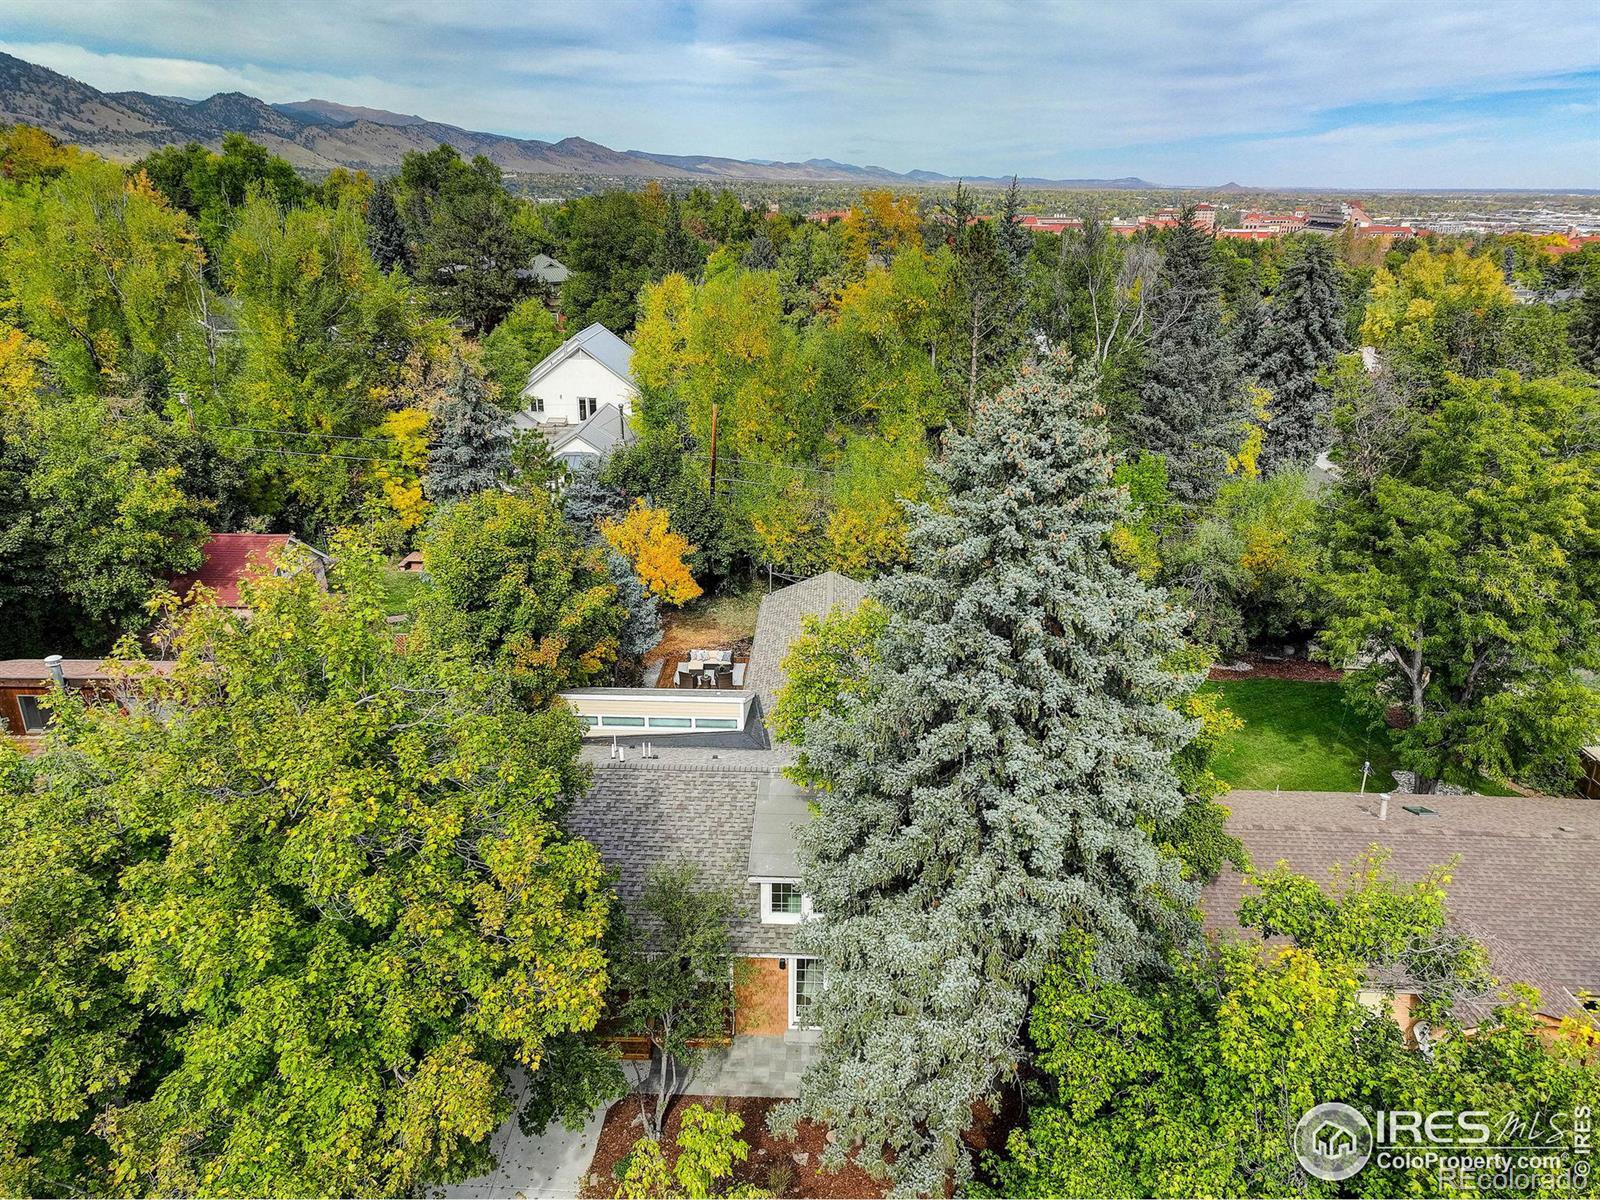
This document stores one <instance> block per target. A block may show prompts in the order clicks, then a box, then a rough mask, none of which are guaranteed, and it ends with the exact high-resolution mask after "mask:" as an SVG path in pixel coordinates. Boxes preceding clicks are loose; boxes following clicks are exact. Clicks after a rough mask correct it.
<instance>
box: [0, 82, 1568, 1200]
mask: <svg viewBox="0 0 1600 1200" xmlns="http://www.w3.org/2000/svg"><path fill="white" fill-rule="evenodd" d="M19 53H20V51H19ZM0 59H4V61H3V62H0V78H4V79H8V80H11V81H12V84H13V85H14V87H13V88H12V90H13V92H14V96H13V98H12V99H11V100H9V101H5V102H3V103H0V121H3V123H0V500H3V502H4V509H5V516H4V520H3V521H0V1194H4V1195H16V1196H40V1197H79V1196H152V1197H155V1196H197V1197H207V1196H262V1197H268V1196H270V1197H277V1196H286V1197H287V1196H292V1197H302V1196H374V1197H377V1196H451V1197H488V1196H550V1197H562V1196H571V1197H577V1196H585V1197H615V1198H618V1200H665V1198H676V1197H789V1196H794V1197H828V1198H834V1200H836V1198H838V1197H845V1196H860V1197H883V1196H907V1197H910V1196H925V1197H941V1198H942V1197H947V1196H980V1197H981V1196H994V1197H1000V1196H1050V1197H1102V1196H1128V1197H1141V1196H1162V1197H1166V1196H1239V1197H1244V1196H1308V1197H1323V1196H1398V1195H1407V1196H1436V1195H1437V1196H1462V1197H1477V1196H1485V1195H1510V1196H1573V1197H1582V1196H1594V1195H1596V1194H1600V1183H1597V1182H1596V1178H1597V1174H1596V1169H1595V1168H1596V1167H1600V1163H1597V1162H1596V1159H1595V1155H1596V1153H1597V1150H1596V1142H1595V1133H1594V1115H1595V1112H1596V1110H1597V1109H1600V203H1596V202H1595V200H1594V196H1593V195H1592V194H1583V195H1579V194H1576V193H1575V194H1574V196H1573V197H1571V198H1570V199H1571V203H1572V204H1574V205H1576V206H1577V208H1576V209H1575V210H1574V211H1576V212H1577V213H1578V216H1576V217H1575V216H1573V215H1572V213H1571V212H1565V210H1564V215H1563V216H1562V218H1561V220H1560V221H1559V222H1557V221H1552V220H1550V219H1548V218H1546V217H1541V216H1538V215H1533V216H1529V215H1527V211H1526V210H1527V209H1529V208H1530V207H1531V204H1532V202H1531V201H1530V202H1529V203H1528V204H1526V205H1524V204H1522V203H1521V202H1520V201H1515V200H1513V199H1508V198H1505V197H1501V198H1498V199H1492V200H1484V201H1483V202H1484V203H1485V204H1492V206H1494V207H1492V208H1491V212H1492V213H1494V214H1501V215H1496V216H1494V217H1493V219H1492V220H1487V221H1484V222H1480V223H1479V227H1470V226H1472V225H1473V222H1472V221H1471V220H1468V219H1466V218H1465V217H1462V216H1460V215H1459V214H1460V213H1461V212H1462V211H1464V210H1462V209H1460V208H1459V205H1460V204H1462V203H1465V202H1464V201H1460V200H1459V198H1456V199H1449V200H1443V199H1441V200H1440V201H1439V203H1440V204H1441V205H1445V204H1455V205H1458V207H1457V208H1456V209H1454V210H1451V211H1455V212H1456V213H1457V214H1458V215H1457V216H1455V217H1448V216H1446V215H1444V214H1445V209H1444V208H1440V209H1438V210H1437V211H1436V212H1435V215H1434V216H1433V217H1432V218H1429V217H1426V216H1424V215H1423V214H1424V213H1425V212H1427V211H1428V210H1426V209H1424V208H1422V207H1421V202H1420V201H1413V200H1406V201H1404V202H1403V203H1404V205H1408V206H1410V207H1402V206H1401V205H1400V204H1390V203H1386V200H1385V197H1384V196H1383V195H1382V194H1381V193H1374V194H1368V193H1365V192H1358V190H1352V191H1349V192H1344V193H1339V194H1333V193H1330V192H1326V191H1319V192H1316V193H1312V192H1309V191H1308V192H1306V193H1304V194H1296V195H1284V196H1278V195H1271V194H1266V193H1263V194H1262V195H1252V194H1249V193H1248V191H1247V189H1245V188H1241V187H1238V186H1237V185H1232V186H1230V187H1228V188H1216V189H1210V190H1206V189H1195V188H1187V189H1183V188H1172V189H1152V191H1151V193H1150V195H1149V196H1148V197H1145V196H1144V195H1143V193H1140V196H1141V200H1140V202H1139V203H1138V204H1137V205H1136V206H1135V202H1134V201H1133V200H1132V199H1130V196H1131V194H1132V193H1130V192H1128V191H1127V190H1126V186H1131V185H1126V186H1125V187H1124V190H1123V191H1121V192H1119V191H1118V190H1116V189H1108V188H1101V187H1096V186H1093V185H1094V184H1095V181H1079V182H1080V183H1081V184H1082V186H1076V187H1073V186H1065V185H1062V186H1058V185H1057V183H1052V182H1051V181H1049V180H1043V179H1030V178H1028V177H1026V176H1025V175H1021V173H1019V176H1010V177H1007V178H982V179H967V180H956V179H946V178H943V177H938V176H932V175H931V174H930V173H927V172H919V173H913V175H915V176H919V177H915V178H914V177H913V176H912V175H908V176H904V177H895V178H887V179H886V178H874V177H872V176H870V175H867V176H866V177H864V178H857V177H855V176H852V175H850V174H848V172H849V171H855V172H880V173H883V172H884V169H883V168H848V169H847V168H844V167H843V166H842V164H838V163H831V162H827V161H826V160H816V161H815V162H813V163H809V164H785V163H778V162H765V161H763V162H761V163H756V162H754V161H752V162H743V161H742V160H741V161H734V160H720V159H718V160H711V159H707V160H704V161H702V160H699V159H693V158H691V157H689V156H673V155H656V156H653V157H652V156H650V155H647V154H645V153H644V152H642V151H630V152H628V153H627V154H626V155H623V154H618V153H617V152H614V151H609V150H607V149H606V147H604V146H599V145H596V144H594V143H582V144H581V145H573V144H570V143H578V142H581V139H569V142H563V143H560V144H559V147H550V146H549V144H548V143H542V142H532V141H526V140H519V139H515V138H505V139H502V140H501V142H496V141H495V140H494V139H493V138H491V136H490V135H486V134H471V133H469V132H468V131H466V130H462V129H456V128H455V127H453V126H445V125H438V124H435V123H433V122H426V121H424V120H423V119H422V118H421V117H416V118H403V119H397V120H389V118H398V114H394V113H385V112H384V111H383V110H376V109H366V108H362V109H356V108H346V106H344V105H339V104H333V103H331V102H327V101H306V102H303V103H301V104H298V105H296V104H277V105H267V104H264V103H262V102H261V101H257V100H254V99H253V98H252V97H250V96H247V95H243V94H234V95H232V96H224V95H218V96H214V97H212V99H211V100H208V101H204V102H195V101H187V100H176V99H173V98H171V97H164V96H158V95H153V94H146V93H144V92H140V91H125V92H115V93H113V92H99V91H96V90H95V89H92V88H89V87H87V85H83V84H79V83H77V82H76V81H75V80H71V79H67V78H66V77H65V76H55V75H54V73H53V72H50V71H47V70H45V69H44V68H43V67H38V66H34V65H33V64H30V63H26V62H22V61H21V60H20V59H12V58H9V56H0ZM51 76H54V80H59V81H60V82H59V83H57V82H55V81H54V80H52V79H50V78H47V77H51ZM69 85H70V86H69ZM72 89H79V90H78V91H77V92H74V91H72ZM1584 95H1585V96H1587V97H1588V98H1589V99H1593V97H1594V89H1593V88H1591V89H1590V90H1589V91H1588V92H1586V93H1584ZM85 97H86V98H85ZM96 98H98V99H96ZM318 105H320V106H322V107H320V108H318V107H315V106H318ZM96 106H98V107H96ZM107 113H110V114H111V116H107V115H106V114H107ZM63 114H64V115H63ZM97 114H98V115H97ZM352 114H354V115H352ZM69 117H70V122H69V120H68V118H69ZM141 122H142V124H141ZM205 122H212V123H213V125H214V126H215V128H213V127H212V126H211V125H206V124H205ZM186 123H187V124H186ZM424 126H425V127H426V128H425V129H423V128H422V127H424ZM174 130H177V131H180V132H181V131H184V130H192V131H193V132H192V136H182V137H179V136H175V135H174V134H173V132H172V131H174ZM385 130H387V131H388V133H384V132H383V131H385ZM375 131H376V132H375ZM119 138H120V139H122V140H120V141H118V140H117V139H119ZM341 138H342V139H344V140H343V141H339V140H338V139H341ZM361 139H367V140H366V141H362V140H361ZM474 139H476V140H474ZM358 143H359V144H358ZM502 143H503V144H502ZM340 147H343V149H342V150H341V149H340ZM374 147H376V148H374ZM530 147H547V148H548V150H549V154H550V155H551V156H553V157H550V158H548V159H544V158H539V157H538V156H539V154H542V153H545V152H544V151H537V150H535V149H530ZM558 150H559V154H558V153H557V151H558ZM602 152H604V153H602ZM340 154H343V157H339V155H340ZM364 155H378V156H380V157H381V156H385V155H386V156H387V158H386V159H385V160H384V161H382V162H378V161H373V160H369V158H367V157H363V156H364ZM497 155H498V156H499V157H496V156H497ZM561 155H568V156H572V155H579V156H582V158H583V161H584V162H585V163H587V164H589V166H588V167H585V168H582V170H583V171H584V173H582V174H578V173H577V170H578V169H576V168H571V167H569V166H566V165H562V164H564V163H565V161H566V160H565V159H564V158H562V157H561ZM607 155H609V156H611V157H610V158H607V157H606V156H607ZM312 156H316V157H315V161H313V159H312ZM507 156H513V157H515V160H516V162H518V163H521V164H524V165H523V166H521V167H517V168H512V167H507V166H506V165H504V163H505V160H506V158H507ZM324 160H326V161H324ZM389 160H392V161H389ZM530 162H531V163H534V164H535V167H534V168H530V167H528V166H527V165H526V164H527V163H530ZM730 162H731V163H732V165H728V164H729V163H730ZM541 164H542V165H541ZM630 164H631V165H630ZM649 164H653V165H654V167H655V168H656V170H655V172H654V173H651V171H650V169H649ZM708 164H711V165H708ZM715 164H722V165H720V166H717V165H715ZM818 164H821V165H818ZM713 167H714V168H715V169H716V170H719V171H725V172H730V173H732V174H730V175H729V176H728V177H726V178H723V177H720V176H714V175H703V174H696V172H705V171H710V170H712V169H713ZM757 167H761V168H763V169H765V170H766V171H767V172H768V174H767V175H766V176H764V177H761V178H759V179H756V178H755V177H754V176H752V177H751V178H744V177H743V176H739V175H738V174H737V171H738V170H740V169H745V168H748V169H749V171H754V170H755V168H757ZM801 167H805V168H807V169H808V171H809V175H804V174H802V175H801V177H799V178H790V177H789V176H788V175H787V174H785V172H791V168H792V169H793V172H799V169H800V168H801ZM835 170H839V171H846V172H847V173H846V174H845V175H843V176H842V177H841V176H839V175H836V174H831V173H830V172H833V171H835ZM541 171H542V172H545V173H546V175H548V178H546V175H541V174H540V172H541ZM791 173H792V172H791ZM885 174H888V173H885ZM920 176H926V177H920ZM541 180H543V181H544V182H541ZM574 180H581V181H582V182H581V183H575V182H573V181H574ZM1058 182H1059V181H1058ZM1135 182H1136V183H1137V182H1140V181H1135ZM558 183H559V186H558ZM569 183H570V184H572V186H570V187H569V186H567V185H568V184H569ZM552 192H554V193H557V194H547V193H552ZM1146 201H1147V202H1146ZM1551 203H1554V202H1553V201H1551ZM1562 203H1566V198H1563V200H1562ZM1369 210H1370V212H1371V213H1376V214H1378V215H1377V216H1371V215H1369ZM1513 213H1521V214H1522V215H1510V214H1513ZM1130 214H1132V215H1130ZM1585 214H1587V219H1586V220H1585V219H1584V215H1585ZM1329 1110H1337V1111H1334V1112H1333V1113H1332V1115H1328V1114H1329ZM1345 1114H1348V1115H1345ZM1441 1114H1442V1115H1441ZM1330 1122H1331V1123H1330ZM1351 1122H1353V1123H1351ZM1479 1131H1481V1133H1482V1136H1481V1137H1480V1136H1479ZM1485 1154H1488V1155H1489V1159H1488V1160H1486V1161H1483V1162H1480V1161H1478V1159H1479V1158H1481V1157H1482V1156H1483V1155H1485ZM1441 1156H1443V1157H1444V1158H1445V1159H1449V1160H1450V1161H1447V1162H1441ZM1495 1156H1498V1157H1495ZM1463 1159H1464V1160H1466V1161H1465V1162H1464V1163H1463V1161H1462V1160H1463Z"/></svg>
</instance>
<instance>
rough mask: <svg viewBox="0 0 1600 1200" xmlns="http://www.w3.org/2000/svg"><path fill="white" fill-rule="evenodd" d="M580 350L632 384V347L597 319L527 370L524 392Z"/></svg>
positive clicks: (524, 393)
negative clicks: (531, 368) (530, 369)
mask: <svg viewBox="0 0 1600 1200" xmlns="http://www.w3.org/2000/svg"><path fill="white" fill-rule="evenodd" d="M580 351H582V352H583V353H584V354H587V355H588V356H589V357H590V358H592V359H594V360H595V361H596V362H597V363H599V364H600V365H601V366H603V367H604V368H605V369H606V370H608V371H610V372H611V373H612V374H613V375H615V376H616V377H617V378H618V379H621V380H622V381H623V382H625V383H627V384H628V385H629V386H630V387H631V386H633V347H632V346H630V345H628V343H627V342H625V341H623V340H622V339H621V338H619V337H618V336H617V335H616V334H614V333H612V332H611V330H609V329H607V328H606V327H605V326H604V325H602V324H600V322H598V321H596V322H595V323H594V324H593V325H590V326H589V327H588V328H587V329H582V330H579V331H578V332H577V333H575V334H573V335H572V336H571V337H569V338H568V339H567V340H566V341H564V342H562V343H561V345H559V346H557V347H556V348H555V349H554V350H552V351H551V352H550V353H549V354H547V355H545V357H544V358H542V359H540V360H539V363H538V364H537V365H536V366H535V367H534V368H533V370H532V371H530V372H528V382H527V383H525V384H523V385H522V392H521V394H522V395H523V396H526V395H527V394H528V389H529V388H531V387H533V385H534V384H536V383H538V382H539V381H540V380H541V379H543V378H544V377H545V376H546V375H548V374H550V372H551V371H553V370H555V369H556V368H557V367H558V366H560V365H561V364H562V363H564V362H566V361H567V359H569V358H571V357H572V356H573V355H574V354H577V353H579V352H580Z"/></svg>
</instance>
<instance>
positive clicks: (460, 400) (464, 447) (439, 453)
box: [424, 353, 511, 504]
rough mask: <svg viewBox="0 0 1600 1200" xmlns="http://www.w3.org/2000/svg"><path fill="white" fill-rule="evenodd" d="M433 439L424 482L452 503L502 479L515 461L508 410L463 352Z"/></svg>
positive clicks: (436, 497)
mask: <svg viewBox="0 0 1600 1200" xmlns="http://www.w3.org/2000/svg"><path fill="white" fill-rule="evenodd" d="M432 426H433V444H432V446H431V447H430V448H429V453H428V475H427V478H426V480H425V481H424V486H425V488H426V490H427V493H428V498H429V499H430V500H432V501H433V502H434V503H435V504H448V503H449V502H450V501H452V500H460V499H463V498H464V497H467V496H472V495H475V494H477V493H478V492H483V491H488V490H489V489H490V488H492V487H495V486H497V485H498V484H499V482H500V480H501V479H502V478H503V477H504V476H505V474H506V470H507V468H508V467H509V465H510V454H511V441H510V437H509V436H508V434H507V432H506V426H505V416H504V414H503V413H501V412H500V410H499V409H498V408H496V407H495V404H494V400H493V398H492V397H491V396H490V394H489V385H488V383H487V382H486V381H485V380H484V378H483V376H482V375H480V374H479V373H478V372H477V371H476V370H475V369H474V368H473V367H472V365H471V364H470V363H468V362H467V361H466V359H464V358H462V357H461V355H460V354H459V353H458V354H456V355H455V357H454V359H453V360H452V362H451V373H450V381H449V383H447V384H446V385H445V389H444V394H443V395H442V396H441V397H440V398H439V402H438V404H437V405H436V406H435V408H434V413H433V423H432Z"/></svg>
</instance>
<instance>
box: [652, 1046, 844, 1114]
mask: <svg viewBox="0 0 1600 1200" xmlns="http://www.w3.org/2000/svg"><path fill="white" fill-rule="evenodd" d="M816 1053H817V1046H816V1044H815V1043H814V1042H812V1041H809V1040H795V1039H794V1038H793V1035H791V1036H790V1037H788V1038H785V1037H778V1036H772V1037H769V1036H764V1035H754V1034H746V1035H744V1036H742V1037H736V1038H734V1039H733V1044H732V1045H731V1046H726V1047H723V1048H720V1049H714V1050H708V1051H707V1052H706V1056H705V1058H704V1059H703V1060H702V1061H701V1063H700V1067H699V1069H698V1070H697V1071H696V1072H695V1073H694V1076H693V1077H692V1078H691V1079H690V1080H689V1082H688V1085H687V1086H686V1087H685V1088H684V1091H686V1092H691V1093H693V1094H694V1095H696V1096H769V1097H776V1098H778V1099H793V1098H794V1097H796V1096H798V1095H799V1094H800V1078H801V1076H802V1075H804V1074H805V1069H806V1067H807V1065H808V1064H809V1063H810V1062H811V1060H812V1058H813V1057H815V1055H816ZM628 1066H629V1068H630V1070H629V1072H628V1074H629V1076H630V1077H631V1078H634V1079H635V1080H636V1086H635V1087H634V1090H635V1091H641V1092H642V1091H649V1090H651V1089H652V1088H654V1087H655V1066H654V1064H652V1065H651V1067H650V1073H649V1074H648V1075H646V1076H645V1077H644V1078H643V1079H639V1078H638V1076H639V1074H640V1068H642V1067H643V1066H644V1064H643V1063H629V1064H628Z"/></svg>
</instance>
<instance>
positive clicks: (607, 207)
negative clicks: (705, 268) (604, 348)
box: [559, 192, 661, 335]
mask: <svg viewBox="0 0 1600 1200" xmlns="http://www.w3.org/2000/svg"><path fill="white" fill-rule="evenodd" d="M567 229H568V233H567V241H566V248H565V250H564V252H563V253H561V254H560V255H559V257H560V259H561V261H562V262H564V263H565V264H566V265H567V269H568V271H569V274H568V276H567V281H566V282H565V283H564V284H562V285H561V311H562V312H564V313H565V314H566V316H567V320H568V321H569V322H570V323H571V325H572V328H574V329H582V328H583V327H584V326H586V325H589V324H592V323H593V322H595V321H598V322H600V324H602V325H604V326H605V327H606V328H607V329H609V330H611V332H612V333H615V334H618V335H621V334H624V333H627V332H628V331H629V330H631V329H632V328H633V323H634V320H635V318H636V316H637V315H638V304H639V291H640V289H641V288H643V287H644V285H645V284H646V283H649V282H650V281H651V280H652V279H654V278H655V277H656V273H655V270H654V264H655V261H656V247H657V245H658V243H659V242H660V239H661V227H660V218H659V216H658V214H657V213H656V212H653V211H652V204H651V201H650V199H649V198H647V197H644V196H641V195H639V194H638V193H635V192H607V193H605V194H604V195H601V196H586V197H584V198H583V199H581V200H578V201H575V202H574V203H573V205H572V207H571V212H570V214H569V216H568V218H567Z"/></svg>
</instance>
